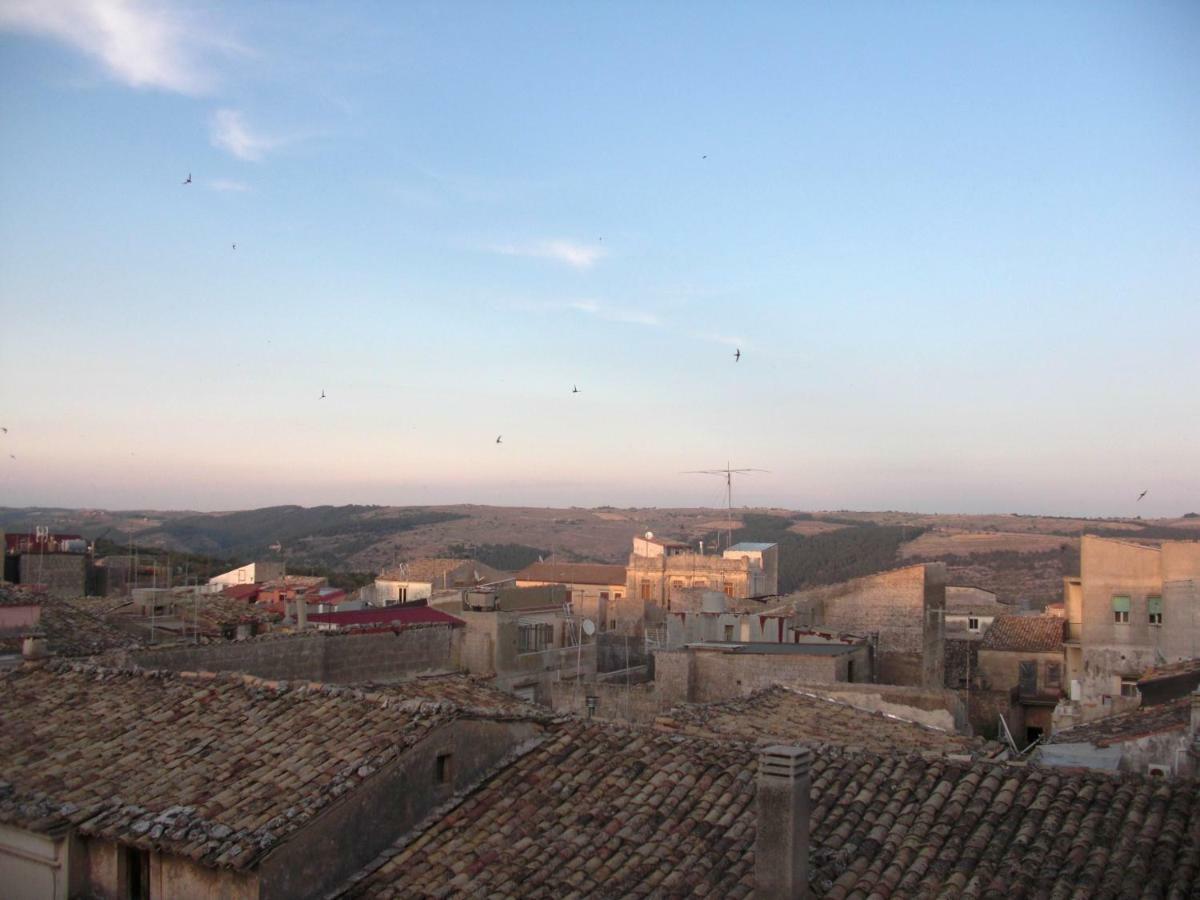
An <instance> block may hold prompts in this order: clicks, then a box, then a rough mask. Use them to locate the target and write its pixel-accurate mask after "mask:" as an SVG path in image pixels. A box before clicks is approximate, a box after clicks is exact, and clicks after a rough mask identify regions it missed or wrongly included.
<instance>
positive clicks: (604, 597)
mask: <svg viewBox="0 0 1200 900" xmlns="http://www.w3.org/2000/svg"><path fill="white" fill-rule="evenodd" d="M600 599H601V600H607V599H608V591H601V592H600Z"/></svg>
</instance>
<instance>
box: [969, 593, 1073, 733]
mask: <svg viewBox="0 0 1200 900" xmlns="http://www.w3.org/2000/svg"><path fill="white" fill-rule="evenodd" d="M1064 625H1065V623H1064V621H1063V619H1062V618H1061V617H1059V616H998V617H997V618H996V620H995V621H994V622H993V623H992V627H991V628H989V629H988V632H987V634H986V635H984V637H983V642H982V643H981V644H980V645H979V654H978V665H977V668H976V671H975V684H974V685H973V687H972V690H971V697H970V701H971V709H970V714H971V721H972V723H973V724H975V725H976V726H977V727H980V728H986V729H988V730H990V729H992V728H996V727H997V726H998V722H997V718H996V717H997V716H1003V717H1004V722H1005V725H1006V726H1007V728H1008V730H1009V732H1010V733H1011V734H1012V737H1013V739H1014V740H1015V741H1016V742H1017V744H1018V746H1019V747H1021V748H1024V747H1026V746H1027V745H1029V744H1031V743H1033V742H1034V741H1036V740H1038V739H1039V738H1042V737H1044V736H1048V735H1049V734H1050V732H1051V730H1052V722H1051V719H1052V717H1053V714H1054V707H1055V706H1056V705H1057V704H1058V701H1059V700H1060V699H1061V698H1062V696H1063V684H1064V681H1063V632H1064Z"/></svg>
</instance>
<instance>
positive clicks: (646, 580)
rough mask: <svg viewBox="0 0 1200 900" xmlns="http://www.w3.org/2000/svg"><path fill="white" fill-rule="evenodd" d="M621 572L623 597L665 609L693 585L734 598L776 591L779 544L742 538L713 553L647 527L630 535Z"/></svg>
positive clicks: (765, 594)
mask: <svg viewBox="0 0 1200 900" xmlns="http://www.w3.org/2000/svg"><path fill="white" fill-rule="evenodd" d="M626 571H627V576H626V591H627V594H628V596H629V597H631V598H634V599H636V600H639V601H641V602H643V603H653V604H655V605H656V606H659V607H661V608H662V609H665V610H671V609H673V608H674V603H675V600H676V598H677V597H678V596H679V595H680V594H681V593H682V592H683V591H686V590H690V589H694V588H704V589H707V590H713V591H719V592H721V593H722V594H724V595H725V596H726V597H729V598H730V599H734V600H745V599H750V598H762V597H770V596H773V595H775V594H777V593H779V547H778V545H777V544H764V543H741V544H734V545H733V546H732V547H730V548H729V549H727V550H726V551H725V552H724V553H722V554H721V555H720V556H716V555H715V554H708V553H699V552H697V551H696V550H694V549H693V548H692V547H691V546H690V545H688V544H684V543H681V542H680V541H673V540H667V539H663V538H660V537H655V536H654V534H653V533H652V532H649V531H647V532H646V534H645V535H643V536H641V537H635V538H634V539H633V552H632V553H631V554H630V555H629V565H628V566H627V570H626Z"/></svg>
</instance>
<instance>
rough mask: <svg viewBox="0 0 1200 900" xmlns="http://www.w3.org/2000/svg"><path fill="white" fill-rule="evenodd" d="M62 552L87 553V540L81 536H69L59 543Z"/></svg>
mask: <svg viewBox="0 0 1200 900" xmlns="http://www.w3.org/2000/svg"><path fill="white" fill-rule="evenodd" d="M59 547H60V548H61V549H62V551H63V553H87V541H85V540H83V538H71V539H70V540H66V541H63V542H62V543H61V544H59Z"/></svg>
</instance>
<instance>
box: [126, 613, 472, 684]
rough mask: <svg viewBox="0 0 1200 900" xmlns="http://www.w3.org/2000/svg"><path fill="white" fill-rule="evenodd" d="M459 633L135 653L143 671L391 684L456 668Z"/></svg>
mask: <svg viewBox="0 0 1200 900" xmlns="http://www.w3.org/2000/svg"><path fill="white" fill-rule="evenodd" d="M461 630H462V629H459V628H450V627H447V626H444V625H432V626H426V627H417V628H406V629H404V630H402V631H400V632H391V631H387V632H376V633H369V634H334V633H328V632H321V633H315V634H304V635H289V636H268V637H264V638H259V639H257V640H248V641H230V642H229V643H224V644H202V645H199V646H176V647H163V648H157V649H153V650H142V651H135V652H133V653H131V654H130V659H131V660H132V661H133V662H134V663H136V664H137V665H139V666H141V667H142V668H145V669H168V670H170V671H173V672H187V671H191V672H197V671H205V672H244V673H246V674H248V675H257V676H258V677H259V678H269V679H276V680H283V681H292V680H303V681H325V682H331V683H334V684H339V683H348V682H355V681H396V680H401V679H403V678H405V677H408V676H411V675H414V674H417V673H420V672H433V671H446V670H449V669H457V668H458V664H459V643H460V640H461V634H460V632H461Z"/></svg>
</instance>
